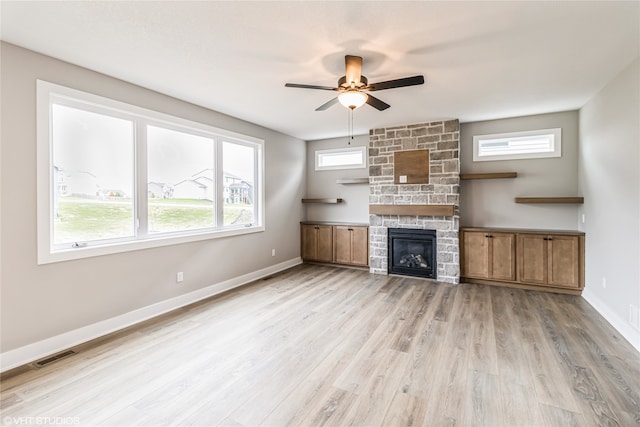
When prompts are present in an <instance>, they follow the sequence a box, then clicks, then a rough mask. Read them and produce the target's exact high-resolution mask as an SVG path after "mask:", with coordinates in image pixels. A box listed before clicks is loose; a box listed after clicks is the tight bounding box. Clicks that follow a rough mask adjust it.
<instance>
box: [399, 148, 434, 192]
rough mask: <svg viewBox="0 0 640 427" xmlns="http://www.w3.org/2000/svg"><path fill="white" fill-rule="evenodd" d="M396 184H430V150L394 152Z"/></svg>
mask: <svg viewBox="0 0 640 427" xmlns="http://www.w3.org/2000/svg"><path fill="white" fill-rule="evenodd" d="M393 183H394V184H428V183H429V150H409V151H396V152H395V153H394V154H393Z"/></svg>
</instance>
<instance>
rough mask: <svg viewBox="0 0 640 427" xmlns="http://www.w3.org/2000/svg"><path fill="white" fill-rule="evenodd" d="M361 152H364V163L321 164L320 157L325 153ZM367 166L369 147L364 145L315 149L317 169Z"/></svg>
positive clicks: (362, 167)
mask: <svg viewBox="0 0 640 427" xmlns="http://www.w3.org/2000/svg"><path fill="white" fill-rule="evenodd" d="M349 151H351V152H361V154H362V163H351V164H347V165H335V166H322V165H320V159H321V157H322V156H323V155H331V154H340V153H345V152H349ZM366 167H367V147H366V146H364V145H362V146H353V147H347V148H331V149H326V150H316V151H315V169H316V170H317V171H325V170H339V169H364V168H366Z"/></svg>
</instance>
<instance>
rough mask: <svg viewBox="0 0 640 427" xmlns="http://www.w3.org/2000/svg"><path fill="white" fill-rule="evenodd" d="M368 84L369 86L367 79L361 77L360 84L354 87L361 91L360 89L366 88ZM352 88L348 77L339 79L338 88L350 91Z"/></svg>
mask: <svg viewBox="0 0 640 427" xmlns="http://www.w3.org/2000/svg"><path fill="white" fill-rule="evenodd" d="M368 84H369V81H368V80H367V78H366V77H365V76H362V75H361V76H360V82H358V83H356V84H354V85H353V87H354V88H356V89H360V88H364V87H365V86H367V85H368ZM350 87H352V84H351V83H350V82H348V81H347V76H342V77H340V78H339V79H338V88H344V89H349V88H350Z"/></svg>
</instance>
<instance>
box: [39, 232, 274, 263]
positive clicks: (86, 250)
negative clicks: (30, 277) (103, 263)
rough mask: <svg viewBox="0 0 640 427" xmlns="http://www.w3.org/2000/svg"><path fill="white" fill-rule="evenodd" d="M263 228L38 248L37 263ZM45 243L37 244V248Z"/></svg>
mask: <svg viewBox="0 0 640 427" xmlns="http://www.w3.org/2000/svg"><path fill="white" fill-rule="evenodd" d="M264 230H265V228H264V226H256V227H242V228H234V229H225V230H216V231H207V232H203V233H194V234H189V235H180V236H162V237H160V236H159V237H151V238H147V239H144V240H132V241H128V242H117V243H113V244H108V245H104V244H103V245H100V246H85V247H79V248H69V249H63V250H56V251H48V250H46V249H45V250H39V251H38V265H42V264H52V263H55V262H62V261H72V260H76V259H83V258H91V257H96V256H103V255H111V254H118V253H123V252H131V251H137V250H141V249H151V248H158V247H162V246H170V245H179V244H183V243H191V242H199V241H202V240H210V239H219V238H222V237H230V236H240V235H244V234H251V233H260V232H263V231H264ZM43 246H44V247H45V248H46V245H38V247H39V248H41V247H43Z"/></svg>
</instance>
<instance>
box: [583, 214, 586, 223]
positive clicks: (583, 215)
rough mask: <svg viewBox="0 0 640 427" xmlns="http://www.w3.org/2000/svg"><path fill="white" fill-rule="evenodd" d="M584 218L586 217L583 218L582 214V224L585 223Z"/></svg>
mask: <svg viewBox="0 0 640 427" xmlns="http://www.w3.org/2000/svg"><path fill="white" fill-rule="evenodd" d="M585 220H586V218H585V216H584V214H582V223H583V224H584V223H585Z"/></svg>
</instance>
